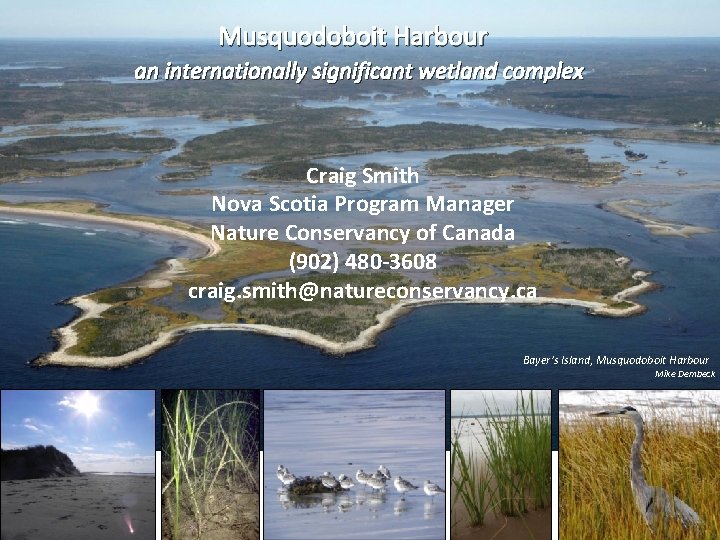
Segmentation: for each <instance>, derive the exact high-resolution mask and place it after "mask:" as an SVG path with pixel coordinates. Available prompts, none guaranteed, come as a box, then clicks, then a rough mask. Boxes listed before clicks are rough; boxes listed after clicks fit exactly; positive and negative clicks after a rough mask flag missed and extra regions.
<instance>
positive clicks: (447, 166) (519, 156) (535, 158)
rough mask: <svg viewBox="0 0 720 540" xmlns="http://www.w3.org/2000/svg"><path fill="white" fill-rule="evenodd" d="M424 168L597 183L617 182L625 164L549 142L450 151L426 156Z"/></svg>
mask: <svg viewBox="0 0 720 540" xmlns="http://www.w3.org/2000/svg"><path fill="white" fill-rule="evenodd" d="M426 169H427V171H428V172H429V173H430V174H432V175H446V176H450V175H452V176H480V177H484V178H497V177H499V176H529V177H533V178H548V179H550V180H554V181H556V182H575V183H582V184H588V185H600V184H611V183H614V182H617V181H618V180H620V179H621V178H622V173H623V172H624V171H625V169H626V168H625V167H624V166H623V165H622V164H621V163H618V162H616V161H602V162H598V161H590V159H589V158H588V156H587V154H586V153H585V151H584V150H583V149H581V148H560V147H556V146H551V147H547V148H541V149H538V150H516V151H514V152H510V153H508V154H499V153H494V152H493V153H476V154H453V155H450V156H447V157H444V158H439V159H431V160H429V161H428V162H427V165H426Z"/></svg>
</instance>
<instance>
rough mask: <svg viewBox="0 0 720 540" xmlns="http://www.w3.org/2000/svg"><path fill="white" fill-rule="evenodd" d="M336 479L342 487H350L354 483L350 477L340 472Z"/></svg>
mask: <svg viewBox="0 0 720 540" xmlns="http://www.w3.org/2000/svg"><path fill="white" fill-rule="evenodd" d="M338 481H339V482H340V487H341V488H343V489H350V488H351V487H353V486H354V485H355V483H354V482H353V481H352V479H351V478H348V477H347V476H345V475H344V474H341V475H340V476H338Z"/></svg>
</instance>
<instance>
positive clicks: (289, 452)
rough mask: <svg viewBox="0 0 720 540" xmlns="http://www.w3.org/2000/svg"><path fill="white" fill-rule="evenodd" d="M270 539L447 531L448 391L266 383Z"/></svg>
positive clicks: (433, 535)
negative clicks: (273, 387)
mask: <svg viewBox="0 0 720 540" xmlns="http://www.w3.org/2000/svg"><path fill="white" fill-rule="evenodd" d="M264 437H265V445H264V453H263V455H264V461H263V463H264V469H263V471H264V476H263V479H262V483H263V488H262V489H263V492H264V503H263V512H264V528H263V535H264V536H263V537H264V538H266V539H267V540H280V539H292V538H296V539H305V538H328V539H334V538H356V539H373V538H376V539H381V538H417V539H428V540H429V539H437V540H442V539H444V538H445V512H446V504H445V501H446V499H445V493H446V490H445V392H444V391H443V390H439V391H438V390H266V391H265V392H264Z"/></svg>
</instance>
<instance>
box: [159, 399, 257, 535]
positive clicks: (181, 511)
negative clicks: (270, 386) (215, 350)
mask: <svg viewBox="0 0 720 540" xmlns="http://www.w3.org/2000/svg"><path fill="white" fill-rule="evenodd" d="M161 396H162V398H161V401H162V465H161V469H162V483H161V484H162V488H161V489H162V537H163V538H164V539H167V540H171V539H172V540H183V539H202V540H230V539H234V540H258V539H259V538H260V491H259V485H260V484H259V476H260V469H259V467H260V461H259V458H260V439H259V428H260V392H259V391H258V390H163V391H162V392H161Z"/></svg>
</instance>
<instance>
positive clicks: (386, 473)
mask: <svg viewBox="0 0 720 540" xmlns="http://www.w3.org/2000/svg"><path fill="white" fill-rule="evenodd" d="M378 472H379V473H380V474H382V475H383V476H384V477H385V478H386V479H388V480H390V479H391V478H392V476H391V475H390V471H388V469H387V467H386V466H385V465H380V466H379V467H378Z"/></svg>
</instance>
